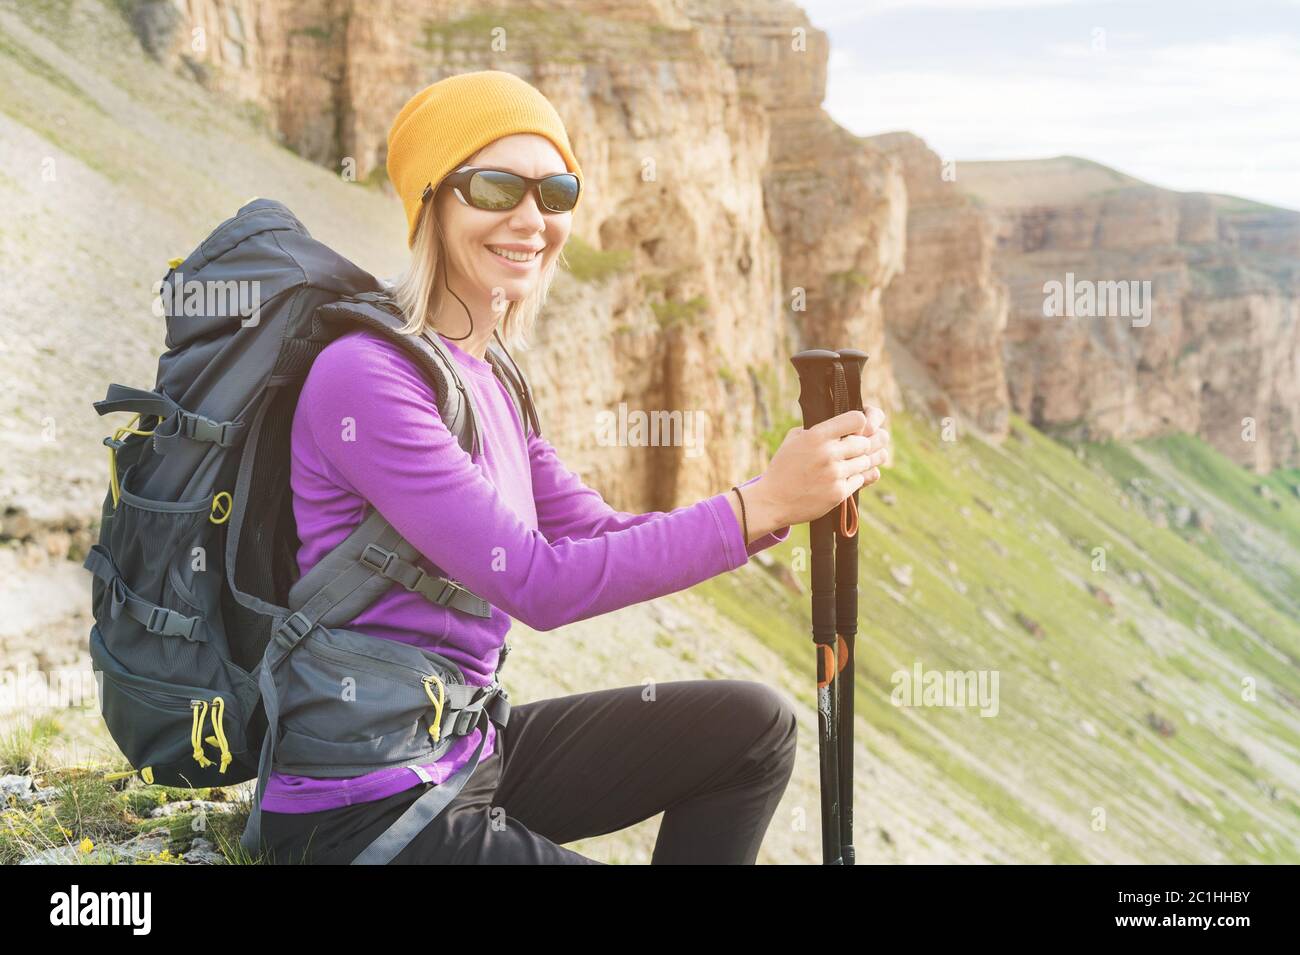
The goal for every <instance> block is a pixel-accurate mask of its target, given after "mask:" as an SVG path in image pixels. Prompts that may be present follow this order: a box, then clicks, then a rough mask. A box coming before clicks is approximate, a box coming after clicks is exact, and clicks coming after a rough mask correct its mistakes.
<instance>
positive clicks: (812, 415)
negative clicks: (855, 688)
mask: <svg viewBox="0 0 1300 955" xmlns="http://www.w3.org/2000/svg"><path fill="white" fill-rule="evenodd" d="M790 361H791V363H792V364H793V365H794V367H795V370H796V372H797V373H798V375H799V407H800V409H801V410H802V412H803V426H804V428H811V427H813V426H814V425H816V424H820V423H821V422H823V421H825V420H826V419H827V418H830V417H832V416H833V409H834V407H835V404H834V395H833V393H832V391H831V385H832V382H833V380H834V379H835V378H836V377H837V376H836V374H835V369H836V368H837V367H838V364H839V356H838V355H837V354H836V353H835V352H833V351H827V350H825V349H820V348H816V349H810V350H808V351H802V352H799V354H797V355H795V356H794V357H793V358H791V359H790ZM838 377H839V378H840V380H841V381H842V380H843V369H840V373H839V376H838ZM834 522H835V511H834V510H830V511H827V512H826V513H825V514H823V515H822V516H821V517H818V518H815V519H813V520H812V521H811V522H809V525H808V537H809V543H810V546H811V550H812V568H811V569H812V637H813V644H814V648H815V650H816V653H817V751H818V755H819V759H820V765H821V812H822V862H823V864H825V865H842V864H843V862H844V860H843V857H842V854H841V851H840V844H841V841H842V839H841V836H840V774H839V745H838V734H839V728H840V727H839V720H838V715H839V714H838V700H837V698H836V686H835V678H836V673H837V670H838V667H837V666H836V652H835V650H836V646H837V643H838V640H837V637H836V632H835V630H836V621H835V526H834Z"/></svg>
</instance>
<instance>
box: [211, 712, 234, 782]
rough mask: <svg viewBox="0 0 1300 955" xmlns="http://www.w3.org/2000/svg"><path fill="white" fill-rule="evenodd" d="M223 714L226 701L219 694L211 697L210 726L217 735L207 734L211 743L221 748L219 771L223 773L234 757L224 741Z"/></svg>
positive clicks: (224, 713)
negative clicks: (213, 736) (214, 736)
mask: <svg viewBox="0 0 1300 955" xmlns="http://www.w3.org/2000/svg"><path fill="white" fill-rule="evenodd" d="M225 716H226V701H225V700H223V699H222V698H221V697H219V696H217V697H213V699H212V728H213V730H215V731H216V734H217V735H216V738H215V739H213V738H212V737H211V736H209V737H208V740H209V741H210V742H211V743H212V745H214V746H217V747H219V748H220V750H221V769H220V770H219V771H220V772H223V773H224V772H225V771H226V767H227V766H229V765H230V761H231V760H232V759H234V758H235V757H234V756H233V755H232V754H231V752H230V744H229V743H228V742H226V730H225V727H224V726H223V725H222V724H223V721H224V720H225Z"/></svg>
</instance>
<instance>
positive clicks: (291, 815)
mask: <svg viewBox="0 0 1300 955" xmlns="http://www.w3.org/2000/svg"><path fill="white" fill-rule="evenodd" d="M388 142H389V152H388V172H389V178H390V179H391V180H392V182H393V184H394V185H395V186H396V188H397V191H398V193H399V195H400V196H401V198H402V200H403V205H404V207H405V209H406V213H407V221H408V234H407V244H408V246H409V247H410V248H411V249H412V260H411V264H410V267H409V269H408V271H407V272H406V274H405V275H404V276H403V277H402V279H401V281H400V282H398V283H397V285H396V286H395V287H394V289H393V292H394V294H395V296H396V298H397V300H398V301H399V303H400V304H401V305H402V306H403V309H404V311H405V313H406V315H407V316H408V326H407V329H406V331H408V332H410V333H414V334H418V333H420V331H421V330H424V329H428V330H430V332H431V333H436V334H438V335H439V336H441V338H442V341H443V342H444V343H445V344H446V346H447V349H448V350H449V351H450V353H451V354H452V356H453V359H454V360H455V361H456V362H457V364H458V367H459V369H460V371H461V373H462V377H463V378H464V380H465V381H466V383H467V386H468V387H470V388H472V390H473V402H474V407H475V409H476V412H477V413H478V414H479V416H480V421H481V423H482V427H483V434H484V447H483V449H482V451H481V452H480V453H479V454H478V455H476V456H474V457H473V458H471V457H470V455H468V454H467V453H466V452H465V451H464V450H463V449H462V448H461V447H460V446H459V444H458V443H457V441H456V439H455V437H454V436H453V435H452V434H451V433H450V432H449V431H448V429H447V427H446V426H445V425H444V424H443V422H442V421H441V419H440V418H439V415H438V409H437V404H436V401H435V399H434V394H433V392H432V390H431V389H430V387H429V386H428V384H427V383H426V382H425V380H424V378H423V376H422V375H421V373H420V372H419V370H418V369H417V367H416V366H415V365H414V363H413V362H412V361H411V360H410V359H409V358H407V357H406V355H405V353H403V352H402V351H401V350H400V349H399V348H397V347H396V346H394V345H392V344H391V343H389V342H386V341H384V340H383V339H381V338H379V337H377V336H374V335H371V334H370V333H368V332H365V331H360V330H359V331H355V332H350V333H347V334H345V335H343V336H341V337H339V338H338V339H337V340H335V341H334V342H331V343H330V344H329V345H328V346H327V347H326V348H325V349H324V350H323V351H322V352H321V354H320V355H319V356H318V358H317V359H316V361H315V363H314V364H313V366H312V369H311V372H310V373H309V375H308V377H307V379H306V381H305V383H304V385H303V389H302V394H301V397H300V398H299V402H298V406H297V411H296V413H295V417H294V422H293V430H292V436H291V440H292V448H291V453H292V468H291V475H290V480H291V485H292V489H293V495H294V497H293V504H294V513H295V516H296V518H297V523H298V531H299V535H300V538H301V541H302V548H301V550H300V551H299V555H298V558H299V564H300V568H301V570H302V572H303V573H306V572H307V571H308V570H310V569H311V567H312V566H313V565H314V564H315V563H316V561H317V560H319V559H320V557H321V556H322V555H323V554H325V553H326V552H328V551H329V550H330V549H332V548H333V547H334V546H335V545H336V544H338V543H339V542H340V541H341V540H343V538H344V537H346V536H347V535H348V533H349V532H350V531H351V530H352V529H353V528H354V527H355V526H356V525H357V524H358V523H359V522H360V520H361V518H362V514H363V510H364V508H365V505H366V502H370V503H372V504H373V505H374V506H375V507H377V508H378V509H379V510H380V511H381V512H383V513H384V515H385V516H386V517H387V518H388V519H389V521H390V522H391V523H392V524H393V525H394V526H395V527H396V528H397V530H398V531H399V532H400V533H401V534H402V535H403V536H404V537H405V538H406V539H407V540H408V541H410V542H411V544H412V545H414V546H415V547H416V548H417V550H419V551H420V553H421V554H422V555H424V556H425V557H427V558H428V560H429V561H432V562H433V563H434V564H436V565H437V566H438V567H440V568H441V569H442V570H443V571H444V572H445V573H446V575H447V576H449V577H451V578H453V579H456V580H459V581H460V582H462V583H463V584H464V585H465V586H466V587H467V588H468V589H469V590H471V591H472V592H473V593H475V594H477V595H478V596H480V597H482V598H484V599H485V600H487V601H489V602H490V603H491V604H492V613H491V616H490V617H489V618H480V617H471V616H468V615H464V614H461V613H459V612H457V611H455V610H450V609H446V608H443V607H440V606H437V605H434V604H431V603H430V602H428V601H427V600H425V599H424V598H423V597H421V596H420V595H419V594H416V593H413V592H411V591H408V590H406V589H405V588H403V587H393V588H391V589H390V591H389V592H387V593H386V594H385V595H384V596H383V597H382V598H381V599H380V600H378V601H377V602H375V603H374V604H373V605H371V606H370V607H369V608H368V609H367V610H366V611H365V612H363V613H362V614H361V615H360V616H358V617H357V618H356V619H355V620H353V621H352V622H351V623H350V624H349V625H348V626H349V628H350V629H354V630H358V631H361V632H363V633H367V634H370V635H373V636H379V637H385V638H389V639H393V640H400V641H404V642H407V643H411V644H415V645H418V646H423V647H425V648H427V649H431V650H436V651H437V652H439V653H441V654H443V655H444V656H447V657H449V658H451V659H452V660H454V661H455V662H456V663H457V664H458V665H459V666H460V667H461V668H462V670H463V671H464V673H465V676H466V679H467V681H468V682H470V683H472V684H475V685H486V684H488V683H489V682H490V681H491V678H492V676H493V674H494V672H495V670H496V667H497V662H498V657H499V654H500V651H501V648H502V646H503V644H504V641H505V636H506V632H507V630H508V629H509V626H510V618H512V617H515V618H518V619H520V620H522V621H523V622H524V623H526V624H528V625H529V626H530V627H533V628H535V629H538V630H550V629H553V628H555V627H558V626H561V625H563V624H566V623H570V622H573V621H576V620H582V619H586V618H588V617H592V616H595V615H597V614H601V613H606V612H608V611H611V610H615V609H618V608H619V607H624V606H628V605H630V604H633V603H637V602H640V601H644V600H650V599H653V598H654V597H658V596H662V595H664V594H668V593H673V592H676V591H678V590H682V589H684V588H686V587H690V586H692V585H694V584H696V583H698V582H700V581H702V580H706V579H708V578H710V577H713V576H716V575H717V574H719V573H723V572H725V571H728V570H732V569H734V568H736V567H739V566H741V565H742V564H744V563H745V562H746V561H747V560H748V558H749V557H750V556H751V555H752V554H754V553H756V552H757V551H759V550H761V549H763V548H765V547H770V546H772V545H773V544H775V543H777V542H779V541H781V540H784V539H785V538H786V537H787V536H788V535H789V532H790V525H791V524H794V523H796V522H802V521H806V520H810V519H812V518H813V517H815V516H817V515H820V514H823V513H825V512H826V511H828V510H830V509H831V508H832V507H834V506H835V505H837V504H838V503H840V502H841V501H842V500H844V498H845V497H847V496H848V495H849V494H851V493H852V492H853V491H854V490H855V489H857V488H858V487H861V486H863V485H864V484H870V483H874V482H875V481H876V480H878V479H879V476H880V472H879V470H878V468H877V465H878V464H880V463H882V462H883V460H884V457H885V455H886V452H887V446H888V433H887V432H886V431H885V430H884V429H883V428H881V427H880V425H881V423H882V421H883V415H881V414H880V412H879V411H877V410H876V409H871V414H870V416H869V417H868V415H864V414H862V413H861V412H850V413H848V414H845V415H841V416H839V417H838V418H835V419H833V420H832V421H829V422H826V423H825V424H824V425H819V426H818V427H816V428H813V429H810V430H808V431H805V430H804V429H799V428H797V429H793V430H792V431H791V432H790V434H789V435H788V436H787V437H786V440H785V443H784V444H783V445H782V446H781V449H780V450H779V451H778V453H777V454H776V456H775V457H774V459H773V461H772V466H771V467H770V468H769V470H768V471H767V472H766V473H765V474H763V475H762V476H761V478H755V479H753V480H751V481H748V482H746V483H745V484H744V485H742V486H741V487H742V488H743V490H741V489H739V488H733V489H732V490H731V491H729V492H724V493H720V494H717V495H715V496H714V497H711V498H708V499H706V500H703V501H700V502H698V503H697V504H694V505H692V506H690V507H683V508H678V509H677V510H675V511H672V512H671V513H662V512H653V513H648V514H627V513H622V512H618V511H614V510H613V509H611V508H610V507H609V506H608V505H607V504H605V502H604V501H603V500H601V498H600V496H599V495H598V494H597V493H596V492H595V491H593V490H591V489H590V488H588V487H585V486H584V485H583V484H582V482H581V481H580V480H579V479H578V478H577V477H576V476H575V475H574V474H573V473H572V472H570V471H569V470H567V469H566V468H565V467H564V466H563V465H562V464H561V463H560V462H559V460H558V459H557V457H556V454H555V450H554V448H552V447H551V445H550V444H549V443H548V442H547V441H545V440H543V439H542V438H541V437H540V436H538V435H536V434H530V435H528V437H527V438H525V434H526V433H527V432H526V428H525V427H524V423H523V422H521V421H520V420H519V417H518V414H517V412H516V409H515V406H514V404H513V402H512V401H511V399H510V397H509V395H508V394H507V392H506V391H505V389H504V387H503V386H502V385H501V383H500V382H499V381H498V380H497V378H496V377H495V375H494V374H493V371H492V368H491V366H490V365H489V363H488V362H487V360H486V359H485V354H486V348H487V343H488V340H489V338H490V337H491V336H493V335H494V334H497V332H498V326H501V328H502V329H503V330H504V332H505V336H506V337H508V338H511V339H513V340H515V341H516V342H518V341H520V340H521V339H522V337H523V333H524V332H525V331H526V330H527V326H528V325H529V324H530V322H531V321H532V319H533V318H534V317H535V315H536V313H537V311H538V309H539V308H540V306H541V303H542V302H543V301H544V299H545V295H546V291H547V289H548V287H549V285H550V283H551V280H552V278H553V277H554V274H555V269H556V266H557V264H558V261H559V256H560V251H561V249H562V248H563V246H564V243H565V241H566V240H567V238H568V236H569V231H570V228H571V225H572V207H573V206H574V205H575V204H576V201H577V197H578V195H579V194H580V191H581V190H580V176H581V171H580V169H579V167H578V163H577V161H576V159H575V158H574V156H573V153H572V150H571V148H570V146H569V140H568V136H567V134H566V133H565V130H564V126H563V124H562V122H561V121H560V118H559V115H558V114H557V113H556V112H555V110H554V108H553V107H552V106H551V104H550V103H549V102H547V100H546V99H545V98H544V97H543V96H542V95H541V94H540V93H539V92H538V91H537V90H536V89H534V88H533V87H532V86H530V85H529V84H527V83H525V82H524V81H523V80H521V79H519V78H517V77H515V76H513V75H511V74H509V73H504V72H499V71H494V70H488V71H482V72H477V73H467V74H462V75H459V76H454V77H450V78H448V79H445V80H442V81H441V82H439V83H435V84H433V85H432V86H430V87H427V88H426V89H425V90H423V91H421V92H420V93H419V94H417V95H416V96H415V97H413V98H412V99H411V100H410V101H409V102H408V103H407V104H406V105H405V106H404V107H403V108H402V110H401V112H400V113H399V114H398V116H397V119H396V121H395V122H394V124H393V127H392V130H391V131H390V133H389V141H388ZM482 168H487V169H492V170H498V171H500V170H505V171H508V172H510V173H514V174H517V175H519V176H523V177H529V178H530V180H541V181H540V182H538V181H530V182H529V187H528V189H527V190H526V191H523V192H522V194H521V193H520V191H519V190H515V191H512V190H511V189H510V183H508V182H503V179H502V177H501V176H500V175H499V173H493V174H492V175H488V176H484V177H481V178H479V179H478V180H477V181H475V179H474V176H473V173H472V172H471V171H470V170H473V169H482ZM551 176H559V177H560V178H556V179H548V178H547V177H551ZM484 206H486V208H484ZM647 696H651V697H653V698H652V699H649V700H647V699H646V697H647ZM479 732H480V731H478V730H475V731H474V732H472V733H470V734H469V735H467V736H466V737H464V738H463V739H462V740H460V741H459V742H458V743H457V744H456V746H455V747H453V748H452V749H451V750H449V751H448V752H447V754H446V755H445V756H443V757H442V759H441V760H440V761H439V762H438V763H436V764H431V765H429V766H420V767H392V768H388V769H383V770H380V771H377V772H372V773H368V774H366V775H364V776H360V777H355V778H350V779H311V778H306V777H300V776H288V775H284V774H279V773H273V774H272V776H271V779H270V781H269V784H268V788H267V791H266V794H265V798H264V799H263V803H262V808H263V838H264V842H265V843H266V845H267V848H268V849H269V850H270V851H271V853H272V856H273V858H274V859H275V861H308V862H338V863H346V862H349V861H351V860H352V859H353V858H354V857H355V856H356V855H357V854H358V853H359V852H360V851H361V850H362V849H363V848H365V847H366V846H367V845H368V844H369V843H370V842H371V841H372V840H373V839H374V838H375V837H376V836H378V835H379V834H380V833H381V832H383V831H384V830H385V829H386V828H387V827H388V826H389V825H390V824H391V823H392V822H393V821H394V820H395V819H396V818H397V817H398V816H400V815H401V813H402V812H403V810H404V809H405V808H406V807H407V806H409V805H410V804H411V803H412V802H413V801H414V800H415V799H416V798H418V797H419V796H420V795H421V794H423V793H424V792H425V791H426V789H427V788H428V787H429V786H432V785H437V784H438V783H440V782H441V781H443V780H445V779H446V778H447V777H448V776H450V775H451V774H452V773H453V772H455V770H456V769H458V768H459V767H460V766H462V765H464V764H465V762H466V761H467V760H468V759H469V758H470V755H471V754H472V752H473V751H474V749H475V748H476V746H477V744H478V742H479ZM487 732H488V739H487V742H486V744H485V746H484V748H483V752H482V756H481V758H480V762H479V764H478V766H477V767H476V768H475V769H474V772H473V774H472V776H471V777H470V780H469V782H468V783H467V784H466V785H465V787H464V789H462V790H461V791H460V792H459V793H458V794H457V795H456V797H455V799H454V800H453V801H452V802H451V803H450V804H449V805H448V807H447V808H446V809H445V810H443V812H442V813H441V814H440V815H439V816H438V817H437V818H435V819H434V821H433V822H432V823H431V824H430V825H429V826H427V827H426V828H425V829H424V830H422V831H421V833H420V835H419V836H418V837H417V838H416V839H415V840H414V841H413V842H412V843H411V844H410V845H409V846H407V847H406V849H404V850H403V851H402V852H401V853H400V854H399V855H398V856H397V857H396V858H395V859H394V862H395V863H397V864H441V863H516V862H519V863H523V862H528V863H579V864H581V863H590V862H593V861H594V860H591V859H588V858H586V857H584V856H581V855H579V854H578V853H575V852H573V851H571V850H569V849H565V848H563V847H562V845H561V843H565V842H571V841H573V840H575V839H579V838H583V837H586V836H593V835H598V834H601V833H607V832H612V831H614V830H617V829H621V828H624V827H626V826H630V825H632V824H634V823H636V822H639V821H641V820H643V819H647V818H649V817H651V816H653V815H655V814H657V813H659V812H663V813H664V817H663V821H662V825H661V827H660V831H659V837H658V841H657V843H656V845H655V851H654V856H653V860H652V861H653V862H655V863H661V864H662V863H683V862H730V863H751V864H752V863H753V862H754V860H755V858H756V856H757V854H758V848H759V845H760V843H761V842H762V838H763V834H764V832H765V831H766V829H767V825H768V823H769V821H770V820H771V817H772V814H773V813H774V812H775V809H776V806H777V803H778V801H779V800H780V798H781V794H782V792H783V791H784V789H785V786H786V783H787V782H788V780H789V777H790V773H791V770H792V768H793V759H794V752H795V735H796V724H795V715H794V712H793V710H792V708H791V706H790V704H789V703H788V702H787V701H786V700H785V699H784V697H782V696H781V695H780V694H778V693H777V692H776V691H774V690H772V689H770V688H769V687H767V686H765V685H763V684H761V683H756V682H751V681H742V680H687V681H679V682H670V683H666V684H659V685H658V686H656V687H654V692H653V693H649V694H648V693H647V688H646V687H644V686H640V685H637V686H628V687H620V688H614V689H596V690H593V691H592V692H589V693H581V694H577V695H574V696H565V697H560V698H556V699H548V700H540V701H536V702H530V703H525V704H522V705H516V706H514V708H513V709H512V711H511V714H510V718H509V722H508V725H507V726H506V727H505V728H504V729H502V730H501V732H500V734H498V733H497V728H496V727H495V726H494V725H489V727H488V730H487Z"/></svg>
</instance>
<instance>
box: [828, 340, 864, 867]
mask: <svg viewBox="0 0 1300 955" xmlns="http://www.w3.org/2000/svg"><path fill="white" fill-rule="evenodd" d="M839 357H840V366H841V367H842V368H843V369H844V385H845V390H846V392H847V399H848V400H847V407H845V408H840V407H836V408H835V413H836V414H839V413H840V412H841V411H862V410H863V407H862V366H863V365H865V364H866V363H867V355H866V353H865V352H861V351H858V350H857V349H856V348H841V349H840V351H839ZM839 510H840V520H839V526H838V527H836V529H835V530H836V533H835V628H836V630H837V631H838V632H839V635H840V645H839V650H840V658H839V673H838V674H837V675H836V677H835V690H836V707H835V709H836V718H837V719H838V720H839V728H838V729H837V730H836V735H837V736H838V738H839V783H840V853H841V857H842V858H843V860H844V864H845V865H853V862H854V852H853V688H854V673H853V662H854V644H855V643H856V642H857V635H858V492H857V491H854V492H853V493H852V494H851V495H849V496H848V497H847V498H845V499H844V502H843V503H842V504H841V505H840V509H839Z"/></svg>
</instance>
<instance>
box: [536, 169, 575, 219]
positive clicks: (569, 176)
mask: <svg viewBox="0 0 1300 955" xmlns="http://www.w3.org/2000/svg"><path fill="white" fill-rule="evenodd" d="M541 190H542V202H544V203H545V204H546V207H547V208H548V209H550V210H551V211H552V212H568V211H569V210H570V209H572V208H573V207H574V206H575V205H577V203H578V177H577V176H575V175H574V174H573V173H571V172H566V173H563V174H561V175H559V176H551V177H550V178H549V179H543V180H542V184H541Z"/></svg>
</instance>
